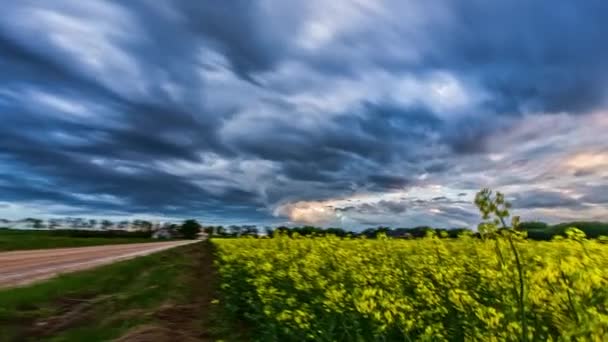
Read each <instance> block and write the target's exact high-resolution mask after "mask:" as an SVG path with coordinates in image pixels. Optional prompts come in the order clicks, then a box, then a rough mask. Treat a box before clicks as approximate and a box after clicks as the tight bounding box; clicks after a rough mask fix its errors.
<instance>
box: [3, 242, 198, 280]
mask: <svg viewBox="0 0 608 342" xmlns="http://www.w3.org/2000/svg"><path fill="white" fill-rule="evenodd" d="M194 242H197V241H196V240H187V241H169V242H154V243H152V242H151V243H133V244H123V245H105V246H93V247H77V248H53V249H38V250H28V251H14V252H2V253H0V287H9V286H19V285H26V284H30V283H33V282H36V281H39V280H43V279H48V278H51V277H54V276H56V275H58V274H61V273H67V272H73V271H78V270H84V269H87V268H93V267H97V266H100V265H105V264H109V263H112V262H116V261H119V260H125V259H131V258H134V257H138V256H142V255H147V254H152V253H155V252H159V251H162V250H166V249H169V248H173V247H177V246H182V245H186V244H190V243H194Z"/></svg>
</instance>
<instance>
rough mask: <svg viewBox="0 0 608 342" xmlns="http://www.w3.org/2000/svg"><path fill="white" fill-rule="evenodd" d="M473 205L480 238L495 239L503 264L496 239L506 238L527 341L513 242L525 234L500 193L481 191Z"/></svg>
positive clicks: (520, 270)
mask: <svg viewBox="0 0 608 342" xmlns="http://www.w3.org/2000/svg"><path fill="white" fill-rule="evenodd" d="M475 205H476V206H477V208H479V211H480V212H481V216H482V218H483V222H482V223H480V224H479V232H480V233H481V234H482V236H484V237H486V236H489V237H491V238H495V239H496V251H497V254H498V256H499V258H500V260H501V263H502V264H503V266H504V264H505V262H504V257H503V255H502V251H501V250H500V246H499V244H498V239H500V238H506V240H507V241H508V243H509V248H510V249H511V253H512V254H513V256H514V258H515V265H516V267H517V275H518V281H519V289H518V288H517V284H514V291H513V292H514V293H515V294H516V296H517V302H518V305H519V314H520V320H521V325H522V336H521V340H522V341H527V340H528V331H527V322H526V307H525V296H526V294H525V280H524V277H525V274H524V268H523V265H522V262H521V257H520V253H519V250H518V249H517V247H516V246H515V242H514V240H516V239H517V240H519V239H522V238H524V237H525V233H524V232H521V231H519V229H518V226H519V216H512V217H511V214H510V212H509V209H511V203H509V202H508V201H507V200H506V199H505V196H504V195H503V194H502V193H501V192H498V191H497V192H496V193H495V194H494V193H493V191H492V190H490V189H487V188H485V189H482V190H481V191H479V192H478V193H477V194H476V196H475ZM509 217H511V225H510V226H509V225H507V220H508V219H509Z"/></svg>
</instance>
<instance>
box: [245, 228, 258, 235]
mask: <svg viewBox="0 0 608 342" xmlns="http://www.w3.org/2000/svg"><path fill="white" fill-rule="evenodd" d="M258 232H259V231H258V227H257V226H255V225H246V226H243V235H246V236H258Z"/></svg>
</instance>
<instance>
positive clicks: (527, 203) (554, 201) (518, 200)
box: [513, 190, 580, 208]
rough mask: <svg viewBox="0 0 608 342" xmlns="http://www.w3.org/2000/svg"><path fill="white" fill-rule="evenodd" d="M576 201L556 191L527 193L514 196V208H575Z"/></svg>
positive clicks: (577, 204) (577, 203)
mask: <svg viewBox="0 0 608 342" xmlns="http://www.w3.org/2000/svg"><path fill="white" fill-rule="evenodd" d="M579 205H580V202H579V201H578V200H575V199H574V198H572V197H570V196H567V195H564V194H562V193H560V192H556V191H544V190H543V191H528V192H524V193H521V194H517V195H516V196H515V200H514V201H513V206H514V207H515V208H559V207H577V206H579Z"/></svg>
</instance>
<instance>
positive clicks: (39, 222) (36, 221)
mask: <svg viewBox="0 0 608 342" xmlns="http://www.w3.org/2000/svg"><path fill="white" fill-rule="evenodd" d="M32 222H33V224H34V225H33V227H34V228H36V229H41V228H44V221H42V220H40V219H33V220H32Z"/></svg>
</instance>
